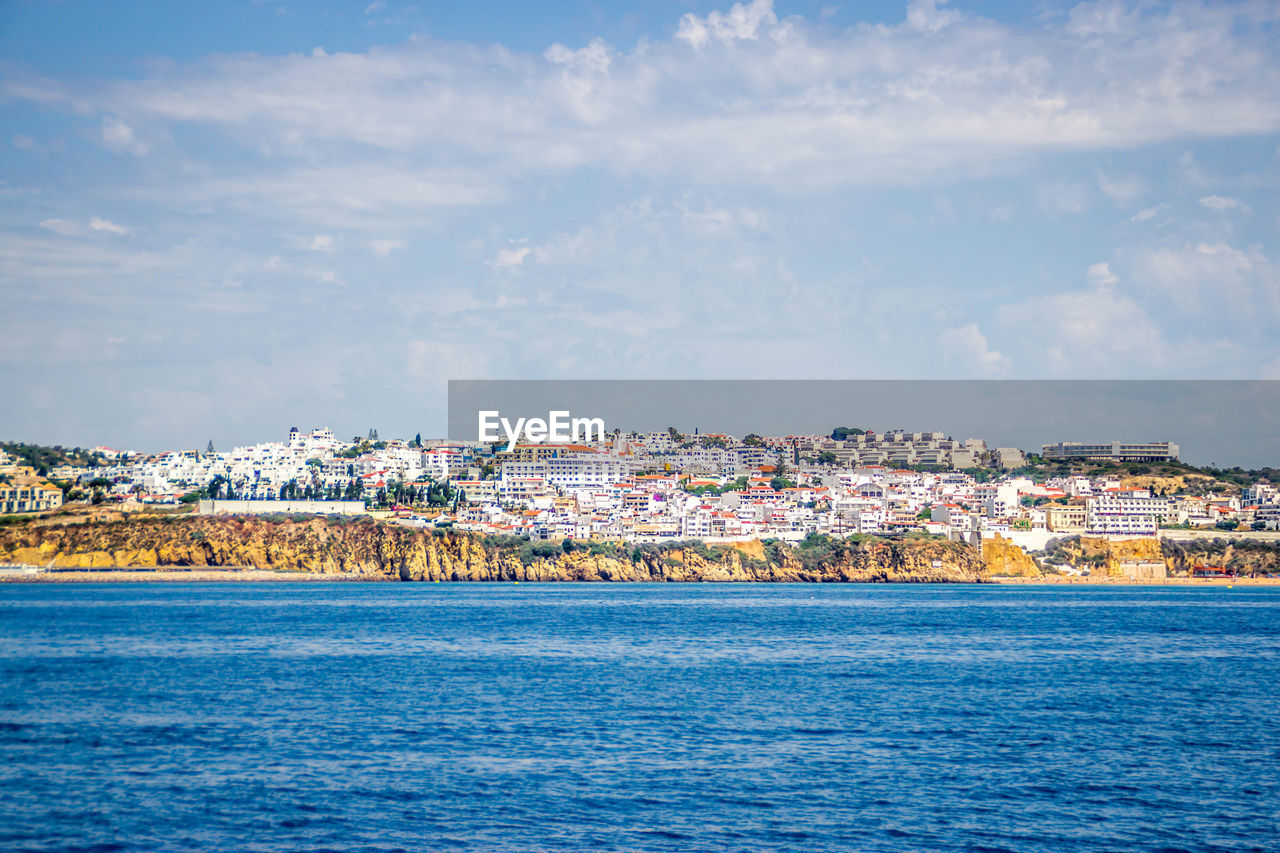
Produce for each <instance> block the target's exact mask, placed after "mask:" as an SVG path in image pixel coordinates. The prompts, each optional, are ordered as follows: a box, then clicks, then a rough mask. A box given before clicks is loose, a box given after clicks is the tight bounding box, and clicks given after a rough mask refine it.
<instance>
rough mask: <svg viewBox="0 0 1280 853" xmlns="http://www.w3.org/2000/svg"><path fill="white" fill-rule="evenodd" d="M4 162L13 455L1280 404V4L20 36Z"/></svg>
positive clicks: (52, 16) (335, 24)
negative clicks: (474, 410) (699, 403)
mask: <svg viewBox="0 0 1280 853" xmlns="http://www.w3.org/2000/svg"><path fill="white" fill-rule="evenodd" d="M0 133H2V134H3V136H2V137H0V193H3V197H4V203H3V204H2V205H0V383H2V384H3V388H2V390H3V399H4V401H5V402H4V405H3V406H2V407H0V438H6V439H26V440H39V441H44V442H65V443H71V444H97V443H107V444H111V445H113V446H123V447H136V448H140V449H149V450H154V449H160V448H164V447H173V446H202V445H203V444H204V442H205V441H206V440H208V439H209V438H210V437H212V438H213V439H214V441H215V442H216V443H218V444H219V445H225V446H230V445H231V444H233V443H242V442H249V441H256V440H265V439H268V438H277V437H279V436H281V435H282V433H283V432H284V431H285V430H287V429H288V427H289V426H292V425H295V424H296V425H298V426H301V427H303V428H307V427H310V426H319V425H328V426H331V427H333V428H334V429H335V430H337V431H339V432H340V434H343V435H351V434H354V433H356V432H359V433H364V432H365V431H366V430H367V429H368V428H369V427H371V426H375V427H377V428H378V429H379V430H380V432H381V434H382V435H384V436H387V435H412V434H413V433H415V432H419V431H421V432H422V433H423V434H424V435H430V434H442V433H443V432H444V429H445V412H444V409H445V394H444V389H445V380H447V379H449V378H613V377H618V378H797V377H802V378H864V377H877V378H907V377H930V378H950V377H964V378H974V377H995V378H998V377H1012V378H1090V377H1109V378H1154V377H1164V378H1168V377H1179V378H1211V377H1232V378H1261V377H1280V267H1278V264H1280V239H1277V238H1278V237H1280V204H1278V203H1277V198H1278V196H1277V187H1278V184H1280V2H1276V0H1256V2H1240V3H1226V2H1215V3H1202V2H1187V3H1181V2H1175V3H1151V2H1146V3H1128V2H1110V0H1103V2H1089V3H1057V2H1043V3H1039V4H1038V5H1037V4H1035V3H1032V2H1027V3H1014V2H995V0H985V2H984V0H964V2H962V1H961V0H953V2H950V3H944V2H941V0H912V2H908V3H903V2H870V0H867V1H866V2H844V3H830V4H824V3H813V2H785V0H776V2H774V3H772V4H771V3H770V2H768V0H755V2H752V3H749V4H738V5H731V4H728V3H725V2H719V3H716V2H697V3H684V2H676V0H637V2H633V3H630V4H627V3H599V2H588V0H558V1H557V2H544V3H538V4H529V3H510V4H508V3H497V2H473V3H467V4H452V3H450V4H435V3H433V4H422V5H421V6H420V7H419V6H412V5H410V6H406V5H404V4H402V3H398V2H391V0H386V2H372V3H369V2H359V3H346V2H337V0H333V2H309V3H303V2H295V0H281V2H265V0H259V2H253V0H243V2H241V1H240V0H221V2H213V1H212V0H211V2H207V3H203V4H171V6H170V7H168V8H158V6H157V4H153V3H143V2H127V0H113V2H106V0H101V1H100V2H92V1H91V0H86V2H77V3H54V2H36V0H10V2H5V3H3V4H0ZM918 426H919V427H921V428H929V427H930V425H929V424H921V425H918Z"/></svg>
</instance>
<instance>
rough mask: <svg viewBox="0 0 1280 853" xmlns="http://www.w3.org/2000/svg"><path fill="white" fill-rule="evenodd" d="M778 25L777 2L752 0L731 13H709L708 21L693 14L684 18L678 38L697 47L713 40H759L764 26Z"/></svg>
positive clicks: (737, 6)
mask: <svg viewBox="0 0 1280 853" xmlns="http://www.w3.org/2000/svg"><path fill="white" fill-rule="evenodd" d="M777 22H778V16H777V15H775V14H774V13H773V0H752V2H750V3H748V4H746V5H743V4H742V3H734V4H733V6H732V7H731V8H730V9H729V11H728V12H727V13H721V12H719V11H712V12H709V13H708V14H707V16H706V17H705V18H699V17H698V16H697V15H695V14H693V13H692V12H690V13H689V14H687V15H685V16H684V17H682V18H681V19H680V26H679V28H678V29H677V30H676V38H678V39H681V40H683V41H686V42H688V43H689V44H691V45H693V47H695V48H701V47H704V46H705V45H706V44H707V43H708V42H710V41H719V42H733V41H735V40H738V39H747V40H755V39H756V38H757V37H758V35H759V33H760V29H761V28H762V27H764V26H766V25H771V24H776V23H777Z"/></svg>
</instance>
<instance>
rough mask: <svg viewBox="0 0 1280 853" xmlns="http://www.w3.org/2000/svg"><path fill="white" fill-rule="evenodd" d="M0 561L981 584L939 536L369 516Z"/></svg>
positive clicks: (54, 537) (172, 526) (36, 534)
mask: <svg viewBox="0 0 1280 853" xmlns="http://www.w3.org/2000/svg"><path fill="white" fill-rule="evenodd" d="M0 562H12V563H27V564H34V565H40V566H44V565H52V566H54V567H68V568H98V567H163V566H252V567H254V568H257V569H272V570H276V571H298V572H319V573H326V574H329V573H333V574H336V573H347V574H356V575H363V576H367V577H368V578H369V579H371V580H373V579H387V580H393V579H399V580H417V581H498V580H504V581H512V580H520V581H808V582H827V581H845V582H917V583H920V582H923V583H929V582H937V583H944V582H959V583H964V582H981V581H985V580H987V578H988V574H987V569H986V566H985V565H984V563H983V561H982V558H981V557H979V555H978V553H977V551H976V550H975V549H973V548H971V547H969V546H967V545H963V544H959V543H954V542H947V541H945V540H940V539H928V538H921V539H905V540H884V539H865V540H862V541H834V540H828V541H824V543H823V544H822V545H821V547H806V548H801V547H797V548H791V547H787V546H785V545H780V544H778V543H768V545H767V547H765V546H764V545H762V544H761V543H755V544H753V545H751V546H749V547H745V548H731V547H708V546H706V545H704V544H702V543H673V544H669V545H663V546H656V545H644V546H628V545H623V544H620V543H568V544H563V545H562V544H551V543H528V542H523V541H521V540H517V539H512V538H494V537H481V536H476V535H472V534H466V533H455V532H451V531H430V530H423V529H412V528H408V527H404V526H401V525H397V524H392V523H385V522H375V521H373V520H371V519H367V518H365V519H321V518H310V519H302V518H294V519H269V518H262V517H254V516H220V517H201V516H170V517H160V518H157V517H150V518H145V517H143V518H129V519H125V520H119V521H88V522H84V523H49V522H48V521H46V522H44V523H41V524H11V525H6V526H4V527H0Z"/></svg>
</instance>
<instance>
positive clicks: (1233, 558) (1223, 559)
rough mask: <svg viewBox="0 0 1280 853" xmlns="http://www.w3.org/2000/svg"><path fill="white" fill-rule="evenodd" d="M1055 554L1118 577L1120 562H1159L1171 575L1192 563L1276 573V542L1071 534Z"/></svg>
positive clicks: (1279, 563) (1279, 567) (1279, 559)
mask: <svg viewBox="0 0 1280 853" xmlns="http://www.w3.org/2000/svg"><path fill="white" fill-rule="evenodd" d="M1054 550H1055V552H1056V553H1057V555H1058V556H1060V557H1064V558H1065V560H1066V562H1068V563H1070V564H1071V565H1074V566H1079V567H1081V568H1089V569H1090V570H1091V572H1092V573H1093V574H1094V575H1101V576H1104V577H1121V576H1122V575H1123V572H1122V571H1121V569H1120V564H1121V563H1122V562H1139V563H1145V562H1163V563H1164V564H1165V568H1166V571H1167V572H1168V573H1169V575H1170V576H1171V577H1180V576H1184V575H1187V574H1189V573H1190V572H1191V570H1192V568H1194V567H1195V566H1218V567H1222V568H1226V569H1231V570H1234V571H1236V572H1238V573H1240V574H1243V575H1263V574H1276V573H1280V543H1277V542H1274V541H1272V542H1268V541H1260V540H1250V539H1229V538H1226V537H1221V538H1212V539H1198V540H1192V541H1183V542H1175V541H1172V540H1170V539H1155V538H1150V537H1144V538H1139V539H1116V540H1109V539H1105V538H1100V537H1092V536H1072V537H1069V538H1067V539H1065V540H1063V541H1061V542H1060V543H1058V544H1057V545H1056V547H1055V549H1054Z"/></svg>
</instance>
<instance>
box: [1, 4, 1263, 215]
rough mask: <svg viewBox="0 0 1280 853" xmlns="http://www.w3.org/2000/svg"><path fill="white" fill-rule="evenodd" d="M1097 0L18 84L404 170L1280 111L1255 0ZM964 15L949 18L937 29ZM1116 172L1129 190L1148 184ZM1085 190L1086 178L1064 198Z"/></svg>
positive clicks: (785, 158)
mask: <svg viewBox="0 0 1280 853" xmlns="http://www.w3.org/2000/svg"><path fill="white" fill-rule="evenodd" d="M1091 8H1092V10H1093V11H1091V12H1089V13H1088V14H1086V13H1085V12H1083V11H1080V10H1077V13H1073V16H1072V19H1073V22H1074V23H1073V25H1072V26H1067V27H1062V26H1058V25H1019V26H1009V25H1003V24H999V23H995V22H993V21H990V20H984V19H982V18H978V17H972V16H969V15H960V14H959V13H957V12H955V11H954V10H951V9H947V8H944V7H942V6H941V5H940V4H938V3H936V2H928V0H925V1H924V2H915V3H912V5H911V6H910V7H909V9H908V13H907V19H906V20H905V21H904V22H903V24H902V25H900V26H883V25H874V26H873V25H862V26H855V27H849V28H845V29H841V30H838V31H837V30H831V29H828V28H826V27H824V26H820V25H812V24H810V23H809V22H807V21H805V20H804V19H802V18H787V19H785V20H779V19H778V17H777V15H776V14H775V13H774V10H773V8H772V6H771V4H770V3H768V2H766V1H765V0H754V2H751V3H745V4H744V3H738V4H735V5H733V6H732V7H731V8H730V9H729V10H728V11H727V12H721V11H713V12H710V13H708V14H707V15H705V16H698V15H694V14H689V15H686V16H684V17H683V18H682V19H681V20H680V24H679V29H678V30H677V33H676V35H675V38H673V39H672V40H670V41H663V40H658V41H649V40H645V41H642V42H641V43H639V44H637V45H636V46H635V47H634V48H633V49H631V50H629V51H618V50H615V49H614V48H612V47H610V46H608V45H606V44H605V43H604V42H601V41H599V40H596V41H592V42H590V43H589V44H587V45H585V46H584V47H581V48H578V49H576V50H575V49H571V48H569V47H564V46H560V45H556V46H553V47H552V48H551V49H549V50H548V51H546V53H545V55H543V56H538V55H530V54H522V53H516V52H513V51H510V50H507V49H504V48H502V47H500V46H488V47H477V46H471V45H465V44H446V43H442V42H437V41H433V40H431V39H427V38H422V37H417V38H413V39H410V40H409V41H407V42H406V43H404V44H403V45H400V46H396V47H389V48H383V47H379V48H374V49H372V50H370V51H369V52H367V53H363V54H356V53H335V54H331V55H314V56H313V55H306V54H293V55H289V56H281V57H264V56H256V55H252V54H236V55H225V56H217V57H211V58H209V59H207V60H204V61H202V62H200V63H193V64H188V65H183V64H177V65H164V66H156V67H155V68H154V69H153V70H151V71H149V72H148V73H147V74H146V75H145V76H144V77H143V78H142V79H138V80H117V81H113V82H109V83H105V84H103V85H100V86H97V87H94V88H93V89H92V90H91V91H89V92H87V93H79V92H77V93H75V94H72V93H71V92H70V91H67V90H60V89H59V88H58V86H57V85H56V84H44V83H41V84H40V85H37V84H36V83H31V82H24V81H17V82H6V83H5V84H4V89H5V91H6V92H7V93H9V94H10V95H12V96H16V97H31V98H40V99H42V102H46V103H47V102H49V101H50V100H56V99H61V100H62V101H63V102H64V103H65V104H66V105H67V106H71V105H72V104H73V103H76V104H78V105H79V107H78V108H84V109H87V110H90V111H96V113H97V114H99V115H101V116H103V118H102V119H101V120H102V122H103V137H104V142H106V143H107V144H109V145H112V146H115V147H117V148H124V149H125V150H133V151H134V152H135V153H143V152H144V151H145V150H146V145H145V144H143V143H140V142H139V140H140V138H143V137H144V134H142V133H140V131H139V130H138V129H139V128H144V129H145V130H146V131H147V132H146V134H145V137H146V138H150V137H152V136H153V135H154V134H157V133H164V132H166V131H167V130H168V129H169V128H170V127H171V126H173V125H181V124H187V125H195V126H207V127H211V128H215V129H218V130H220V131H222V132H224V133H225V134H226V135H227V136H228V137H229V138H230V139H232V140H234V141H236V142H238V143H239V144H241V145H243V146H244V147H245V148H246V150H249V151H252V152H263V153H264V154H265V155H266V156H269V157H277V156H283V157H286V158H304V159H305V162H308V163H318V164H325V163H329V162H337V161H338V158H341V162H342V163H343V164H344V166H346V167H349V168H352V169H359V168H369V167H371V165H372V164H375V163H376V164H379V165H380V166H381V167H382V168H384V169H389V168H390V167H388V166H386V165H383V164H385V163H386V162H387V161H386V159H385V158H382V157H378V156H375V153H376V152H394V153H395V154H397V155H399V158H400V159H399V160H398V161H397V162H398V163H399V167H398V168H399V171H400V173H401V174H402V175H403V176H405V177H411V176H413V175H414V174H416V173H418V172H419V171H420V168H421V167H422V165H423V164H424V163H430V164H431V165H432V166H433V167H434V168H435V169H437V170H443V171H450V170H457V169H461V168H464V167H465V168H468V169H471V170H473V171H474V172H475V173H476V174H481V175H486V176H494V177H492V178H491V182H499V183H501V182H504V181H505V180H506V179H508V178H512V177H521V176H529V175H538V176H542V175H548V174H552V175H554V174H562V173H564V172H566V171H572V170H578V169H585V168H604V169H607V170H610V171H613V172H616V173H618V174H623V175H634V174H644V175H673V176H675V177H677V178H681V179H693V180H696V181H697V182H698V183H699V184H702V185H706V184H710V183H728V184H732V185H734V186H743V185H746V184H751V183H756V184H767V185H770V186H773V187H776V188H779V189H782V190H785V191H787V192H805V191H822V192H826V191H827V190H829V188H831V187H832V186H838V185H848V184H901V183H916V182H919V181H921V180H924V179H926V178H930V177H933V176H938V175H955V174H968V175H981V174H985V173H992V172H1007V171H1010V170H1012V169H1015V168H1020V167H1021V166H1022V165H1024V164H1025V162H1026V158H1027V157H1030V156H1034V155H1038V154H1042V153H1053V152H1061V151H1096V150H1111V149H1131V148H1135V147H1138V146H1142V145H1147V144H1154V143H1162V142H1164V143H1167V142H1169V141H1173V140H1180V139H1201V138H1204V137H1226V136H1236V135H1242V134H1266V133H1274V132H1276V130H1277V129H1280V102H1277V101H1276V99H1275V98H1274V97H1273V95H1272V93H1273V92H1274V91H1276V90H1278V89H1280V51H1275V50H1272V49H1270V48H1272V47H1274V45H1272V44H1271V43H1270V41H1269V37H1268V35H1267V32H1266V30H1265V28H1261V27H1259V26H1257V25H1256V24H1254V23H1253V20H1252V17H1251V16H1252V15H1253V12H1252V11H1251V10H1250V8H1249V7H1248V6H1244V5H1234V4H1232V5H1227V4H1206V5H1200V4H1191V5H1185V6H1178V7H1177V8H1176V9H1172V10H1165V9H1163V8H1162V7H1161V6H1158V5H1155V4H1152V5H1149V6H1139V7H1134V8H1129V7H1126V9H1127V11H1126V12H1125V14H1124V15H1119V14H1112V12H1111V11H1110V10H1111V9H1112V4H1106V5H1104V6H1095V7H1091ZM942 26H946V33H947V37H946V38H945V39H940V38H937V37H935V36H934V35H933V34H932V31H933V30H936V29H938V28H940V27H942ZM716 46H719V47H721V48H724V49H712V48H713V47H716ZM692 48H700V49H692ZM1117 80H1122V81H1124V85H1123V86H1117V85H1116V81H1117ZM86 101H87V103H82V102H86ZM365 155H367V156H365ZM273 165H276V166H277V168H276V169H273V172H277V173H278V171H279V169H278V164H273ZM1192 165H1193V164H1189V165H1188V166H1186V167H1184V168H1187V169H1189V168H1191V166H1192ZM312 168H323V167H322V166H314V167H312ZM228 180H230V178H228ZM1109 180H1110V181H1111V184H1112V186H1111V189H1110V194H1111V195H1112V196H1113V197H1116V196H1119V197H1128V196H1131V195H1132V194H1133V193H1134V192H1135V191H1136V190H1135V187H1136V184H1133V183H1132V182H1130V183H1129V184H1128V185H1124V184H1122V183H1116V181H1118V180H1120V179H1119V178H1115V179H1109ZM1080 204H1081V203H1080V201H1079V191H1078V190H1077V191H1076V196H1075V198H1074V199H1069V200H1068V202H1067V206H1066V207H1065V208H1063V207H1062V206H1061V205H1055V206H1054V207H1053V209H1054V210H1058V211H1062V210H1068V211H1074V210H1078V209H1079V207H1080Z"/></svg>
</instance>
